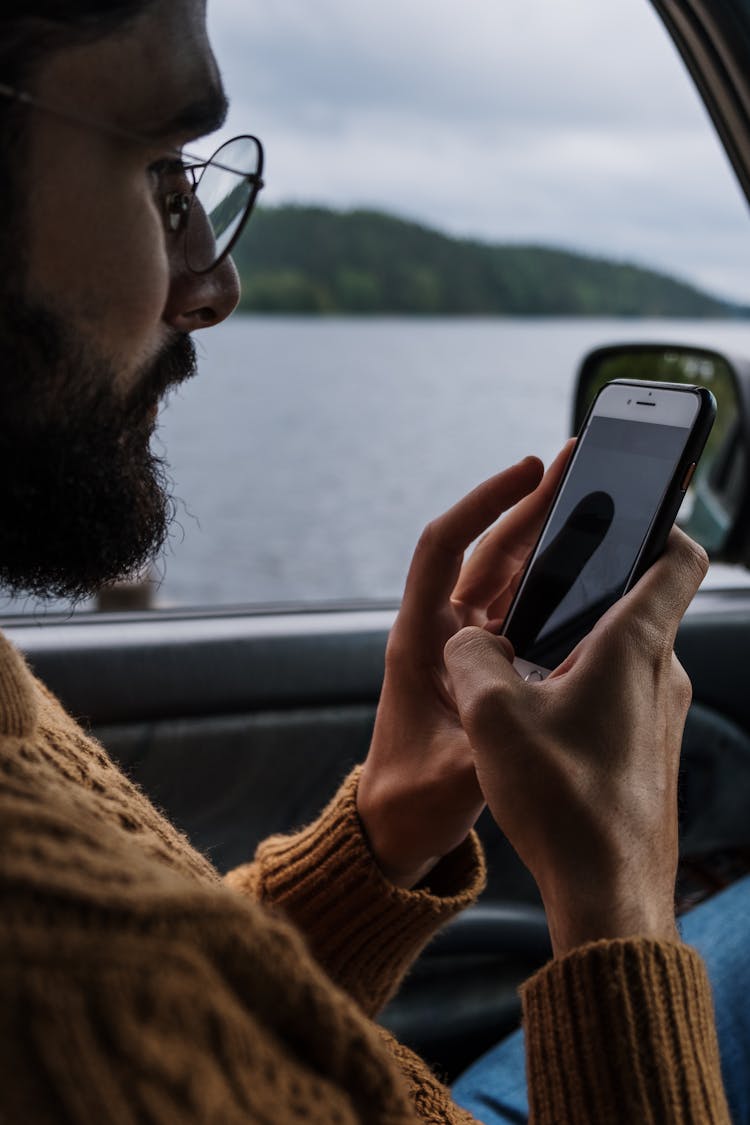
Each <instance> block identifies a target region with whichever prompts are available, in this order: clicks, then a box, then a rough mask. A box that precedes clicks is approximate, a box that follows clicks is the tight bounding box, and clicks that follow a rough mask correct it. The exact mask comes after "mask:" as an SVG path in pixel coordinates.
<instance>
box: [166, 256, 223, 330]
mask: <svg viewBox="0 0 750 1125" xmlns="http://www.w3.org/2000/svg"><path fill="white" fill-rule="evenodd" d="M171 266H172V270H171V277H170V285H169V293H168V295H167V303H166V305H165V307H164V312H163V314H162V315H163V319H164V320H165V321H166V322H167V324H169V325H171V326H172V327H173V328H175V329H176V330H177V331H178V332H195V331H196V330H197V329H198V328H210V327H211V326H212V325H214V324H221V322H222V320H226V318H227V317H228V316H229V314H230V313H231V312H234V310H235V309H236V308H237V305H238V304H239V300H240V279H239V275H238V273H237V269H236V267H235V264H234V262H233V261H232V259H231V257H226V258H224V259H223V260H222V261H221V262H219V264H218V266H216V267H215V268H214V269H212V270H209V272H208V273H199V274H196V273H193V272H192V271H191V270H189V269H188V267H187V265H186V263H185V259H184V256H183V255H181V254H178V255H175V260H174V261H173V262H172V263H171Z"/></svg>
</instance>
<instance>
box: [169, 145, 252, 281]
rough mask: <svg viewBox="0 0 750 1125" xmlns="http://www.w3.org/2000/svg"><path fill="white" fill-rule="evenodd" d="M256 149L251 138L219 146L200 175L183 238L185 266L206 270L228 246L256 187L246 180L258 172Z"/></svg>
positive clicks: (199, 270)
mask: <svg viewBox="0 0 750 1125" xmlns="http://www.w3.org/2000/svg"><path fill="white" fill-rule="evenodd" d="M260 159H261V157H260V146H259V145H258V142H257V141H256V140H255V139H254V138H253V137H235V138H234V140H231V141H227V142H226V144H224V145H222V146H221V148H220V149H218V150H217V151H216V152H215V153H214V155H213V156H212V157H211V159H210V160H209V162H208V163H207V164H206V166H205V168H204V169H203V172H202V173H201V175H200V178H199V180H198V183H197V185H196V188H195V199H194V205H193V208H192V211H191V213H190V219H189V222H188V225H187V232H186V238H185V253H186V256H187V264H188V266H189V267H190V269H192V270H196V271H197V272H201V271H204V270H208V269H210V268H211V266H212V265H213V264H214V262H216V261H217V260H218V259H219V258H220V257H221V255H222V254H223V253H224V251H225V250H226V249H227V247H228V246H230V245H231V243H232V241H233V239H234V237H235V235H236V234H237V231H238V229H239V227H240V225H241V223H242V221H243V219H244V218H245V213H246V211H247V205H248V202H249V200H250V197H251V196H252V195H253V194H254V193H255V192H257V187H256V185H255V184H254V183H253V182H252V181H251V182H249V183H248V180H247V177H248V176H253V175H257V173H258V172H259V171H260Z"/></svg>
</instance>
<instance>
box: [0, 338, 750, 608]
mask: <svg viewBox="0 0 750 1125" xmlns="http://www.w3.org/2000/svg"><path fill="white" fill-rule="evenodd" d="M637 339H642V340H654V339H656V340H665V341H670V342H679V341H685V342H692V343H700V344H703V345H707V346H710V347H716V348H719V349H724V350H729V351H732V352H734V353H735V354H740V355H746V356H750V324H742V323H734V322H726V321H716V322H712V321H632V320H630V321H603V320H570V319H565V320H508V319H473V318H472V319H388V318H386V319H370V318H367V319H351V318H346V319H343V318H321V319H307V318H294V317H240V316H237V317H234V318H232V320H230V321H229V322H228V323H227V324H225V325H222V326H221V327H220V328H218V329H215V330H210V331H206V332H202V333H198V334H197V336H196V342H197V344H198V350H199V354H200V357H201V361H200V374H199V377H198V378H196V379H194V380H193V381H192V382H191V383H188V384H186V385H185V386H184V387H183V388H181V389H180V391H179V392H178V393H177V394H175V395H174V396H173V397H172V399H171V400H170V401H169V403H168V404H167V406H166V407H165V408H164V410H163V412H162V416H161V422H160V428H159V431H158V436H157V439H156V446H157V449H158V450H159V451H160V452H164V454H165V455H166V457H167V459H168V461H169V463H170V465H171V468H172V476H173V479H174V490H175V495H176V497H177V498H178V500H179V502H178V505H177V510H178V517H177V523H176V524H175V526H174V529H173V533H172V535H171V539H170V543H169V547H168V550H167V552H166V554H165V557H164V558H163V560H161V561H160V563H159V566H158V570H159V573H160V575H161V576H162V581H161V585H160V588H159V592H158V601H159V602H160V603H162V604H165V605H216V604H230V603H242V602H250V603H263V602H276V603H278V602H289V601H303V602H307V601H321V600H330V599H335V600H338V599H342V598H343V599H360V598H366V599H370V598H377V599H381V598H382V599H390V600H392V599H396V598H398V597H399V595H400V592H401V589H402V586H403V580H404V576H405V572H406V568H407V565H408V562H409V558H410V556H411V551H412V549H413V546H414V543H415V542H416V539H417V537H418V535H419V532H420V530H421V528H422V526H423V525H424V524H425V522H426V521H427V520H429V519H430V518H432V517H433V516H435V515H437V514H438V513H440V512H441V511H443V510H444V509H445V508H446V507H447V506H448V505H450V504H451V503H453V502H454V501H455V500H457V499H458V498H459V497H460V496H462V495H463V494H464V493H465V492H466V491H468V489H470V488H471V487H473V485H475V484H476V483H478V482H479V481H480V480H482V479H484V478H485V477H487V476H489V475H490V474H492V473H494V472H496V471H497V470H498V469H500V468H503V467H505V466H506V465H509V464H511V463H512V462H514V461H516V460H518V459H519V458H520V457H523V456H524V455H525V454H527V453H535V454H538V455H539V456H540V457H542V458H543V459H544V460H545V461H548V460H549V459H550V458H551V457H552V456H553V455H554V453H555V452H556V451H557V449H558V448H559V447H560V445H561V443H562V442H563V440H564V438H565V437H566V435H567V434H568V432H569V425H570V408H571V401H572V387H573V382H574V379H575V373H576V369H577V366H578V364H579V362H580V359H581V357H582V356H583V355H584V354H585V352H587V351H588V350H589V349H590V348H592V347H595V346H597V345H599V344H604V343H613V342H616V341H625V340H637ZM6 606H7V603H6ZM17 608H18V606H17V605H16V606H7V609H17ZM24 608H26V609H36V610H37V611H38V609H39V607H34V606H28V605H26V606H25V607H24Z"/></svg>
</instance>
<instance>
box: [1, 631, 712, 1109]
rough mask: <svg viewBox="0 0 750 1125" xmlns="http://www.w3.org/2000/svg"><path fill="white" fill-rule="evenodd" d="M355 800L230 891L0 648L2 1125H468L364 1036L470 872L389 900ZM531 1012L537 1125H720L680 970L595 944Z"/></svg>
mask: <svg viewBox="0 0 750 1125" xmlns="http://www.w3.org/2000/svg"><path fill="white" fill-rule="evenodd" d="M356 780H357V779H356V773H355V774H354V775H353V776H352V777H350V778H349V779H348V780H346V781H345V782H344V784H343V786H342V788H341V790H340V792H339V793H338V795H337V796H336V797H335V798H334V800H333V801H332V802H331V804H330V805H329V806H328V808H327V809H326V810H325V811H324V812H323V814H322V815H321V817H320V818H319V819H318V820H317V821H316V822H315V823H314V824H312V825H310V826H309V827H307V828H305V829H303V830H302V831H301V832H299V833H297V834H296V835H293V836H288V837H273V838H271V839H269V840H267V841H265V843H263V844H261V846H260V847H259V849H258V852H257V854H256V857H255V860H254V862H253V863H251V864H248V865H247V866H244V867H241V868H239V869H237V870H235V871H233V872H231V873H230V874H229V875H228V876H227V877H226V879H224V880H223V881H222V880H221V878H220V877H219V875H218V873H217V872H216V871H215V870H214V868H213V867H212V866H211V864H210V863H209V862H208V861H207V860H206V859H205V858H204V857H203V856H202V855H200V854H198V853H197V852H195V851H194V850H193V849H192V848H191V847H190V845H189V843H188V842H187V840H186V839H184V837H182V836H181V835H180V834H179V833H178V832H177V831H176V829H175V828H173V827H172V826H171V825H170V824H169V823H168V822H167V821H166V820H165V819H164V818H163V817H162V816H161V815H160V814H159V813H158V812H157V811H156V809H154V808H153V806H152V805H151V804H150V803H149V801H148V800H147V799H146V797H145V796H144V795H143V794H142V793H141V792H140V791H139V790H138V789H137V788H136V787H135V786H133V785H132V784H131V783H130V782H129V781H128V780H127V779H126V778H125V777H124V776H123V774H122V773H120V772H119V770H118V769H117V768H116V767H115V766H114V765H113V763H112V762H111V761H110V760H109V758H108V757H107V755H106V753H105V752H104V750H103V749H102V748H101V746H99V745H98V744H97V743H96V742H94V741H93V740H92V739H90V738H88V737H87V736H86V735H85V734H84V733H83V731H82V730H81V729H80V728H79V727H78V726H77V725H76V724H75V723H74V722H73V720H72V719H70V718H69V717H68V716H67V715H66V714H65V712H64V710H63V709H62V708H61V706H60V705H59V704H58V702H57V701H56V700H55V699H54V698H53V697H52V696H51V695H50V694H49V693H48V692H47V691H46V689H45V688H44V687H43V686H42V685H41V684H40V683H39V682H38V681H37V680H35V679H34V677H33V676H32V675H31V673H30V672H29V670H28V669H27V667H26V665H25V664H24V662H23V660H22V658H21V657H20V655H19V654H18V653H17V652H16V651H15V650H14V649H13V648H12V647H11V645H10V644H9V643H8V642H7V641H6V640H5V639H4V638H3V637H2V635H1V634H0V896H1V897H0V901H1V902H2V910H0V1042H1V1043H2V1050H1V1051H0V1122H2V1123H3V1125H22V1123H23V1125H63V1123H65V1125H141V1123H143V1122H148V1123H152V1125H183V1123H184V1125H235V1123H237V1125H239V1123H240V1122H243V1123H249V1122H252V1123H267V1125H286V1123H287V1122H289V1123H293V1122H297V1121H300V1122H301V1121H305V1122H313V1123H314V1122H321V1123H322V1122H326V1123H327V1125H332V1123H338V1125H350V1123H355V1122H356V1123H365V1122H369V1123H373V1125H376V1123H377V1125H385V1123H388V1125H396V1123H402V1122H403V1123H406V1122H411V1123H416V1122H463V1123H465V1122H468V1121H469V1120H470V1117H469V1115H468V1114H467V1113H466V1112H465V1111H464V1110H462V1109H459V1108H458V1107H457V1106H456V1105H455V1104H454V1103H453V1102H452V1101H451V1097H450V1092H449V1091H448V1090H447V1089H446V1088H445V1087H444V1086H442V1085H441V1084H440V1082H438V1080H437V1079H436V1078H435V1077H434V1076H433V1075H432V1074H431V1073H430V1071H429V1070H428V1069H427V1067H426V1066H425V1064H424V1063H422V1061H421V1060H419V1059H418V1058H416V1057H415V1056H414V1055H413V1054H412V1053H411V1052H409V1051H408V1050H406V1049H405V1048H404V1047H402V1046H400V1045H399V1044H397V1043H396V1042H395V1041H394V1040H393V1039H392V1037H390V1036H389V1035H388V1034H387V1033H386V1032H384V1031H383V1030H382V1029H379V1028H378V1027H376V1025H375V1024H374V1023H373V1022H372V1019H371V1017H372V1016H374V1015H375V1014H376V1013H377V1012H378V1010H379V1009H380V1008H381V1007H382V1005H383V1004H384V1003H385V1002H386V1000H387V999H388V998H389V997H390V996H391V995H392V994H393V993H394V991H395V990H396V989H397V987H398V984H399V982H400V980H401V978H402V976H403V974H404V973H405V972H406V970H407V969H408V967H409V965H410V964H411V963H412V961H413V959H414V958H415V957H416V955H417V954H418V952H419V951H420V949H421V948H422V947H423V946H424V944H425V943H426V942H427V941H428V940H429V938H430V937H431V935H433V934H434V933H435V931H436V930H437V929H438V928H439V927H440V926H441V925H442V924H443V923H444V922H446V921H447V920H448V919H449V918H451V917H452V916H453V915H455V914H456V913H457V912H458V911H459V910H460V909H461V908H462V907H464V906H466V905H467V904H468V903H470V902H471V901H472V900H473V899H474V898H475V897H476V895H477V894H478V893H479V891H480V889H481V887H482V880H483V861H482V857H481V852H480V849H479V846H478V843H477V841H476V838H475V837H473V836H472V837H470V838H469V839H468V840H467V841H466V842H465V843H464V844H463V845H462V846H461V847H460V848H458V849H457V850H456V851H455V852H454V853H452V854H451V855H450V856H448V857H447V858H446V859H444V860H443V861H442V862H441V863H440V864H439V865H438V867H437V868H435V870H434V871H433V873H432V875H431V876H430V880H429V886H428V887H423V888H420V889H418V890H413V891H405V890H401V889H399V888H397V887H395V886H393V885H391V884H390V883H389V882H388V881H387V880H385V879H384V878H383V877H382V875H381V874H380V872H379V871H378V868H377V866H376V865H375V863H374V862H373V860H372V858H371V856H370V854H369V852H368V849H367V845H366V843H365V841H364V839H363V836H362V832H361V829H360V825H359V822H358V818H357V814H356V804H355V795H356ZM523 1000H524V1009H525V1020H526V1031H527V1040H528V1072H529V1081H530V1090H531V1104H532V1119H533V1120H534V1121H536V1122H544V1123H550V1125H552V1123H554V1125H563V1123H564V1122H591V1123H593V1122H597V1123H601V1122H622V1123H623V1125H624V1123H627V1125H633V1123H634V1122H659V1123H661V1122H681V1123H682V1122H685V1123H687V1122H727V1121H728V1115H727V1110H726V1105H725V1101H724V1095H723V1091H722V1086H721V1079H720V1073H719V1062H718V1053H717V1046H716V1038H715V1033H714V1027H713V1015H712V1008H711V999H710V994H709V988H708V984H707V981H706V977H705V973H704V969H703V966H702V963H701V961H700V959H699V958H698V956H697V954H696V953H695V952H694V951H691V950H690V949H688V948H686V947H684V946H681V945H677V944H659V943H654V942H650V941H640V940H633V941H617V942H601V943H597V944H595V945H592V946H589V947H586V948H583V949H581V950H579V951H577V952H575V953H573V954H571V955H570V956H569V957H567V958H565V959H563V960H561V961H559V962H552V963H551V964H550V965H549V966H547V967H546V968H545V969H543V970H542V971H541V972H540V973H538V974H537V975H536V976H535V977H534V978H532V980H531V981H529V982H528V983H527V984H526V986H525V988H524V991H523Z"/></svg>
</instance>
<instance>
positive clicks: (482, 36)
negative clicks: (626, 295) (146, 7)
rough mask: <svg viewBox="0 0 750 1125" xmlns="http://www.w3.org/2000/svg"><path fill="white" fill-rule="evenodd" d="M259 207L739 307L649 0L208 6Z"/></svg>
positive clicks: (701, 142)
mask: <svg viewBox="0 0 750 1125" xmlns="http://www.w3.org/2000/svg"><path fill="white" fill-rule="evenodd" d="M209 25H210V28H211V32H212V38H213V42H214V47H215V50H216V54H217V57H218V59H219V63H220V65H221V67H222V71H223V74H224V80H225V84H226V86H227V89H228V92H229V94H230V96H231V98H232V110H231V116H230V120H229V122H228V131H227V135H230V133H231V132H256V133H258V135H259V136H260V137H261V138H262V139H263V141H264V143H265V145H266V148H267V185H268V186H267V188H266V190H265V192H264V195H263V197H262V198H263V201H264V202H267V203H278V202H282V201H299V202H315V203H323V204H327V205H331V206H337V207H349V206H358V205H365V206H372V207H378V208H382V209H386V210H389V211H393V212H396V213H398V214H401V215H405V216H407V217H412V218H415V219H419V220H421V221H423V222H426V223H428V224H430V225H432V226H435V227H437V228H439V229H441V230H445V231H448V232H454V233H457V234H461V235H470V236H477V237H480V238H483V239H488V240H493V241H494V240H497V241H510V240H512V241H533V242H545V243H551V244H555V245H561V246H566V247H572V248H575V249H580V250H583V251H587V252H592V253H595V254H602V255H605V256H608V257H615V258H620V259H627V260H631V261H637V262H641V263H644V264H646V265H651V266H655V267H657V268H660V269H664V270H667V271H669V272H672V273H676V274H679V275H680V276H683V277H686V278H688V279H691V280H693V281H695V282H697V283H699V284H701V285H702V286H704V287H706V288H708V289H710V290H712V291H713V292H716V293H719V294H721V295H725V296H729V297H732V298H736V299H740V300H743V301H747V302H750V214H749V213H748V209H747V205H746V203H745V202H744V198H743V197H741V195H740V192H739V188H738V187H737V186H736V183H735V180H734V175H733V173H732V171H731V169H730V167H729V165H728V164H727V162H726V159H725V157H724V155H723V151H722V150H721V148H720V146H719V142H718V141H717V140H716V139H715V136H714V133H713V128H712V126H711V125H710V122H709V120H708V118H707V117H706V115H705V112H704V110H703V108H702V106H701V104H700V102H699V100H698V97H697V95H696V93H695V92H694V90H693V87H692V84H691V81H690V79H689V78H688V76H687V73H686V72H685V70H684V68H683V66H682V63H681V61H680V59H679V58H678V56H677V55H676V53H675V51H674V49H673V47H672V45H671V42H670V40H669V39H668V37H667V34H666V32H665V31H664V29H663V28H662V26H661V24H660V22H659V21H658V19H657V17H656V16H655V14H654V13H653V11H652V9H651V5H650V4H649V2H648V0H375V2H365V0H272V2H270V3H269V2H265V3H261V2H260V0H209Z"/></svg>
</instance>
